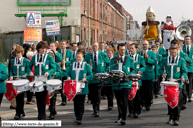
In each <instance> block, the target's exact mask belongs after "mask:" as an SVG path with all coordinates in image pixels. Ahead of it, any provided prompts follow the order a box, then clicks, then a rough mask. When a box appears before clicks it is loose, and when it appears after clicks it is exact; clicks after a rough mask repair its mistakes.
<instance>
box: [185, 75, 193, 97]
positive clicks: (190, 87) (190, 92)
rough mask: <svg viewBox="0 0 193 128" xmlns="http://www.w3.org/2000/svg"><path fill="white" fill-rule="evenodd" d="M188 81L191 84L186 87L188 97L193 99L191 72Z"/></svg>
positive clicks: (192, 76) (192, 77)
mask: <svg viewBox="0 0 193 128" xmlns="http://www.w3.org/2000/svg"><path fill="white" fill-rule="evenodd" d="M188 80H189V84H187V86H186V91H187V93H188V94H187V95H188V99H191V97H192V80H193V73H191V72H189V73H188Z"/></svg>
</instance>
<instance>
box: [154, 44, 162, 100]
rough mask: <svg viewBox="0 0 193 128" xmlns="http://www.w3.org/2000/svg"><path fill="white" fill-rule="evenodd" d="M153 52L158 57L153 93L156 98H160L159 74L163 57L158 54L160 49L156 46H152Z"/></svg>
mask: <svg viewBox="0 0 193 128" xmlns="http://www.w3.org/2000/svg"><path fill="white" fill-rule="evenodd" d="M151 50H152V51H153V52H154V53H155V55H156V61H155V82H154V83H153V91H154V94H155V98H158V93H159V91H160V74H159V69H160V63H161V61H162V59H163V58H162V56H161V55H160V54H158V47H157V46H156V45H152V46H151Z"/></svg>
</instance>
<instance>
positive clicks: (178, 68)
mask: <svg viewBox="0 0 193 128" xmlns="http://www.w3.org/2000/svg"><path fill="white" fill-rule="evenodd" d="M167 59H168V58H167V57H166V58H164V59H163V60H162V63H161V66H160V74H161V75H163V74H164V67H165V70H166V74H167V77H166V80H168V79H170V78H171V66H170V65H168V63H167ZM169 62H170V57H169ZM175 63H177V59H176V61H175ZM186 76H187V68H186V61H185V60H184V59H183V58H182V57H180V59H179V62H178V65H175V66H174V69H173V78H174V79H180V78H181V77H184V78H185V77H186ZM178 83H179V84H180V88H182V86H183V84H182V82H181V81H180V80H179V81H178Z"/></svg>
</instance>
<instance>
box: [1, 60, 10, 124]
mask: <svg viewBox="0 0 193 128" xmlns="http://www.w3.org/2000/svg"><path fill="white" fill-rule="evenodd" d="M7 78H8V71H7V66H5V65H4V64H2V63H1V62H0V106H1V101H2V99H3V95H4V93H5V92H6V91H7V88H6V85H5V80H6V79H7ZM0 121H1V117H0Z"/></svg>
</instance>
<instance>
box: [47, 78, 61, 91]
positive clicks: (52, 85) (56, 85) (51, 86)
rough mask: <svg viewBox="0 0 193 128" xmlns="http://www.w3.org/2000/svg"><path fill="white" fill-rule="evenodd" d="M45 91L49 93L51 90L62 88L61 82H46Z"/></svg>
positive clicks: (53, 80) (54, 80)
mask: <svg viewBox="0 0 193 128" xmlns="http://www.w3.org/2000/svg"><path fill="white" fill-rule="evenodd" d="M46 84H47V90H48V91H49V92H50V91H52V90H59V89H61V86H62V81H61V80H58V79H51V80H48V81H47V82H46Z"/></svg>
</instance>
